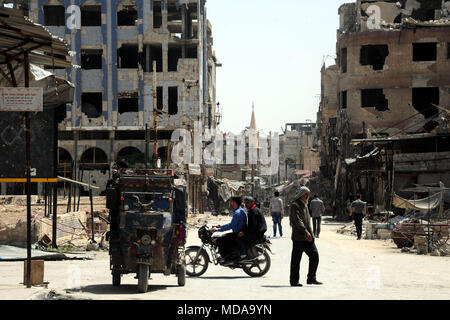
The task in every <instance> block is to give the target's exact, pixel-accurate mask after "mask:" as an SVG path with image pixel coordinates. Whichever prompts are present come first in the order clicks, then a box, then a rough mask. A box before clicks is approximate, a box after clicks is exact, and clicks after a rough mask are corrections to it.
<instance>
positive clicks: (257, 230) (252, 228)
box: [237, 197, 267, 261]
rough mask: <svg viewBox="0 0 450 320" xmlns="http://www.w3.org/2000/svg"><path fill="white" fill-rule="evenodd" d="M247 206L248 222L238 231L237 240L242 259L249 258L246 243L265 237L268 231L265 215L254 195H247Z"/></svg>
mask: <svg viewBox="0 0 450 320" xmlns="http://www.w3.org/2000/svg"><path fill="white" fill-rule="evenodd" d="M244 203H245V207H246V208H247V217H248V222H247V225H246V226H245V227H244V229H243V230H242V231H241V232H239V233H238V235H237V242H238V246H239V249H240V250H241V261H244V260H245V259H246V258H247V250H246V248H245V245H246V243H250V242H257V241H259V240H262V239H264V234H265V233H266V231H267V224H266V219H265V218H264V215H263V214H262V212H261V210H260V209H259V208H258V207H257V205H256V203H255V199H254V198H252V197H245V199H244Z"/></svg>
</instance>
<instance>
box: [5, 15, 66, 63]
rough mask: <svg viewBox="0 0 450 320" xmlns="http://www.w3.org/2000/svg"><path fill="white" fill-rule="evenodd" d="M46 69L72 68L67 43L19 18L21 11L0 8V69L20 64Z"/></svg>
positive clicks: (39, 26)
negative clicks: (3, 66) (27, 58)
mask: <svg viewBox="0 0 450 320" xmlns="http://www.w3.org/2000/svg"><path fill="white" fill-rule="evenodd" d="M25 52H28V53H29V60H30V63H32V64H36V65H43V66H49V67H52V66H54V67H64V68H72V67H73V65H72V63H71V62H70V61H67V59H66V58H67V57H68V56H70V54H69V48H68V46H67V43H66V42H65V41H64V40H63V39H60V38H58V37H55V36H53V35H52V34H51V33H50V32H49V31H48V30H47V29H46V28H45V27H44V26H42V25H39V24H37V23H34V22H32V21H31V20H30V19H28V18H27V17H24V16H23V13H22V11H20V10H16V9H10V8H5V7H0V66H1V65H5V64H6V65H7V64H8V63H12V62H13V61H15V62H22V61H24V53H25Z"/></svg>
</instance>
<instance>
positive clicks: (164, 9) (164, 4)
mask: <svg viewBox="0 0 450 320" xmlns="http://www.w3.org/2000/svg"><path fill="white" fill-rule="evenodd" d="M161 5H162V9H161V12H162V28H163V29H164V30H167V22H168V21H167V1H166V0H162V1H161Z"/></svg>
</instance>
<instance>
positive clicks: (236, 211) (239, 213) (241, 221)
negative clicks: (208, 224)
mask: <svg viewBox="0 0 450 320" xmlns="http://www.w3.org/2000/svg"><path fill="white" fill-rule="evenodd" d="M230 204H231V207H232V208H233V219H231V222H230V223H228V224H226V225H223V226H218V228H215V227H214V228H212V229H211V231H212V232H225V231H228V230H232V231H233V235H234V236H235V238H236V236H237V234H238V233H239V232H241V231H242V230H243V229H244V227H246V225H247V213H246V212H245V210H244V209H242V207H241V205H242V198H241V197H232V198H231V200H230Z"/></svg>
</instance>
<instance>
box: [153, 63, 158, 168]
mask: <svg viewBox="0 0 450 320" xmlns="http://www.w3.org/2000/svg"><path fill="white" fill-rule="evenodd" d="M157 95H158V87H157V82H156V60H153V128H154V134H155V151H154V153H153V159H154V161H155V168H157V166H158V106H157V104H158V96H157Z"/></svg>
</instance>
